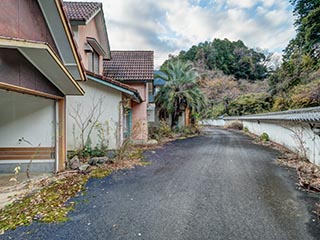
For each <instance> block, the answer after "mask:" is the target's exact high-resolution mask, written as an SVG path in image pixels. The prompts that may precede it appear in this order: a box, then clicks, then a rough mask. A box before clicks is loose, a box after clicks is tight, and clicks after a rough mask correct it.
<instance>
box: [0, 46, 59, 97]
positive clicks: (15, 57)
mask: <svg viewBox="0 0 320 240" xmlns="http://www.w3.org/2000/svg"><path fill="white" fill-rule="evenodd" d="M0 63H1V65H0V82H3V83H8V84H11V85H15V86H19V87H24V88H28V89H32V90H36V91H40V92H44V93H49V94H53V95H56V96H63V94H62V93H61V92H60V91H59V90H58V89H57V88H56V87H55V86H54V85H53V84H52V83H51V82H50V81H48V80H47V79H46V78H45V77H44V76H43V75H42V74H41V73H40V72H39V71H38V70H37V69H36V68H35V67H34V66H33V65H32V64H31V63H30V62H29V61H28V60H27V59H26V58H25V57H24V56H23V55H22V54H21V53H19V51H17V50H14V49H5V48H3V49H0Z"/></svg>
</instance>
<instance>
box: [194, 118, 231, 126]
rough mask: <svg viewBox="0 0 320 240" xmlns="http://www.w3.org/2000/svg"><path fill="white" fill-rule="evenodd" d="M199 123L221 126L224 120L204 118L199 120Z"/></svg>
mask: <svg viewBox="0 0 320 240" xmlns="http://www.w3.org/2000/svg"><path fill="white" fill-rule="evenodd" d="M199 124H200V125H204V126H217V127H223V126H224V125H225V122H224V120H223V119H205V120H202V121H200V122H199Z"/></svg>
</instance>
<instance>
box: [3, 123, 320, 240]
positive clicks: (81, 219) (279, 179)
mask: <svg viewBox="0 0 320 240" xmlns="http://www.w3.org/2000/svg"><path fill="white" fill-rule="evenodd" d="M278 154H279V153H278V152H276V151H274V150H270V149H268V148H266V147H263V146H258V145H253V144H252V143H251V139H250V138H249V137H247V136H244V135H241V134H239V133H236V132H230V131H226V130H220V129H212V130H211V131H210V132H208V134H207V135H205V136H200V137H195V138H191V139H186V140H179V141H175V142H172V143H169V144H167V145H165V146H164V147H163V148H162V149H159V150H157V151H155V152H148V153H146V159H147V160H148V161H151V162H152V163H153V164H151V165H150V166H147V167H139V168H136V169H133V170H129V171H121V172H118V173H115V174H112V175H111V176H109V177H107V178H105V179H91V180H90V181H89V183H88V184H87V188H88V189H87V192H86V194H84V195H83V196H80V197H78V198H76V199H73V201H76V202H77V204H76V207H75V211H73V212H72V213H71V214H70V218H71V220H70V221H68V222H66V223H61V224H50V225H48V224H33V225H31V226H29V227H22V228H19V229H17V230H15V231H12V232H7V233H6V234H5V235H2V236H0V239H46V240H49V239H77V240H79V239H145V240H162V239H163V240H170V239H179V240H187V239H190V240H191V239H192V240H196V239H199V240H205V239H223V240H226V239H237V240H239V239H259V240H260V239H264V240H267V239H272V240H275V239H279V240H280V239H281V240H285V239H297V240H301V239H304V240H307V239H319V236H320V235H319V234H320V230H319V223H317V220H316V219H314V218H313V216H312V215H311V214H310V209H307V207H306V206H308V204H309V205H310V203H311V202H312V201H313V200H314V199H312V198H311V197H310V196H307V194H306V193H303V192H300V191H297V190H296V189H295V184H294V178H293V177H292V176H294V174H293V172H291V171H288V170H286V169H284V168H281V167H278V166H276V165H275V163H274V160H275V159H276V158H277V156H278ZM310 206H311V205H310Z"/></svg>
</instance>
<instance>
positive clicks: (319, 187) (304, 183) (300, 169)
mask: <svg viewBox="0 0 320 240" xmlns="http://www.w3.org/2000/svg"><path fill="white" fill-rule="evenodd" d="M248 135H250V136H251V137H253V138H254V139H255V140H254V141H253V142H254V143H255V144H260V145H263V146H268V147H271V148H273V149H275V150H278V151H279V152H281V153H282V155H281V156H280V157H278V159H277V163H278V164H280V165H282V166H286V167H289V168H294V169H296V171H297V174H298V182H297V185H298V186H299V187H300V188H302V189H305V190H307V191H311V192H320V167H319V166H317V165H315V164H313V163H311V162H309V161H308V160H307V159H304V158H301V157H300V156H299V155H298V154H297V153H294V152H292V151H290V150H289V149H287V148H285V147H284V146H282V145H279V144H277V143H274V142H272V141H261V140H260V139H259V138H258V137H257V136H255V135H253V134H251V133H249V134H248ZM313 212H314V213H315V214H316V215H317V216H318V217H320V202H319V203H316V204H315V210H314V211H313Z"/></svg>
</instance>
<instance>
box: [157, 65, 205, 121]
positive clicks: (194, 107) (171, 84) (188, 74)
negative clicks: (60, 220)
mask: <svg viewBox="0 0 320 240" xmlns="http://www.w3.org/2000/svg"><path fill="white" fill-rule="evenodd" d="M157 77H158V78H161V79H163V80H165V81H166V84H165V85H164V86H163V87H162V88H161V89H160V91H159V93H158V94H157V96H156V98H155V102H156V104H157V106H158V107H159V110H160V111H161V110H164V111H166V112H167V113H169V114H171V117H172V121H171V127H174V126H175V125H177V122H178V118H179V115H180V113H181V112H183V111H184V109H185V108H186V107H188V108H189V109H190V111H191V113H196V112H200V110H201V109H202V108H203V107H204V106H205V104H206V98H205V96H204V94H203V92H202V91H201V90H200V88H199V85H198V82H197V78H198V74H197V73H196V71H195V69H194V68H193V66H192V64H191V63H185V62H182V61H180V60H177V61H174V62H169V63H168V64H167V65H166V67H165V68H164V69H163V70H162V71H161V72H160V74H158V75H157Z"/></svg>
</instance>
